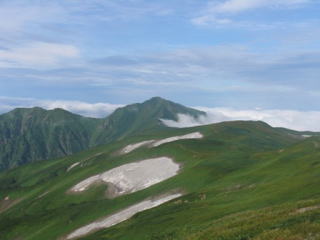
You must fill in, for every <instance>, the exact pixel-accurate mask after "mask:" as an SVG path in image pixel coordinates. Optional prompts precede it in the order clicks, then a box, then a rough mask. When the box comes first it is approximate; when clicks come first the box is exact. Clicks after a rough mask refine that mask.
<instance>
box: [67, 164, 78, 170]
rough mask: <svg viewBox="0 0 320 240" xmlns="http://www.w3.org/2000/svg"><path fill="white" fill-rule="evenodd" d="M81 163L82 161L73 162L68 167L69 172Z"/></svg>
mask: <svg viewBox="0 0 320 240" xmlns="http://www.w3.org/2000/svg"><path fill="white" fill-rule="evenodd" d="M79 164H80V162H76V163H74V164H72V165H71V166H70V167H68V169H67V172H69V171H70V170H71V169H72V168H74V167H76V166H78V165H79Z"/></svg>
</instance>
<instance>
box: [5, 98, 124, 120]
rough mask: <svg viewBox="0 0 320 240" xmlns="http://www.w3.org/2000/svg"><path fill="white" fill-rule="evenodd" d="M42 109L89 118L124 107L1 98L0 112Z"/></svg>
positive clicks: (105, 114)
mask: <svg viewBox="0 0 320 240" xmlns="http://www.w3.org/2000/svg"><path fill="white" fill-rule="evenodd" d="M35 106H36V107H42V108H44V109H47V110H51V109H55V108H62V109H65V110H67V111H70V112H73V113H77V114H80V115H84V116H88V117H106V116H107V115H109V114H111V113H112V112H113V111H114V110H115V109H117V108H119V107H122V106H123V105H121V104H110V103H88V102H82V101H67V100H39V99H33V98H9V97H0V112H2V113H4V112H8V111H10V110H13V109H14V108H21V107H26V108H29V107H35Z"/></svg>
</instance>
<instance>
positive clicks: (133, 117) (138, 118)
mask: <svg viewBox="0 0 320 240" xmlns="http://www.w3.org/2000/svg"><path fill="white" fill-rule="evenodd" d="M178 113H182V114H188V115H191V116H193V117H198V116H200V115H205V113H204V112H201V111H198V110H195V109H192V108H187V107H185V106H182V105H180V104H177V103H173V102H170V101H167V100H165V99H162V98H160V97H154V98H151V99H150V100H148V101H146V102H144V103H137V104H132V105H128V106H126V107H123V108H119V109H117V110H116V111H115V112H114V113H113V114H111V115H110V116H109V117H107V118H106V119H105V120H104V122H103V124H102V125H101V126H99V128H98V131H99V133H98V134H96V138H94V140H93V141H94V143H95V145H96V144H101V143H107V142H110V141H113V140H115V139H123V138H124V137H127V136H132V135H143V134H144V131H146V130H148V131H150V130H153V131H157V130H159V129H161V128H163V127H164V125H163V124H162V123H161V121H160V119H170V120H177V114H178Z"/></svg>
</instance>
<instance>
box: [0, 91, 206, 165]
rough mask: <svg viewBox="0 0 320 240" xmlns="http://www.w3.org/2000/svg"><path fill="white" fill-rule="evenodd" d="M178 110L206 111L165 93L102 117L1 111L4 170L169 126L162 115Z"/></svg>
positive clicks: (60, 111)
mask: <svg viewBox="0 0 320 240" xmlns="http://www.w3.org/2000/svg"><path fill="white" fill-rule="evenodd" d="M178 113H182V114H188V115H191V116H193V117H198V116H200V115H204V114H205V113H204V112H201V111H198V110H195V109H191V108H188V107H184V106H182V105H180V104H177V103H174V102H171V101H168V100H165V99H162V98H160V97H154V98H152V99H150V100H148V101H146V102H144V103H141V104H140V103H136V104H132V105H128V106H125V107H122V108H119V109H117V110H115V111H114V112H113V113H112V114H111V115H109V116H108V117H106V118H102V119H97V118H88V117H83V116H80V115H77V114H73V113H70V112H68V111H66V110H63V109H54V110H44V109H42V108H39V107H35V108H18V109H15V110H13V111H11V112H9V113H5V114H2V115H0V171H1V170H5V169H9V168H13V167H17V166H20V165H23V164H26V163H29V162H35V161H40V160H47V159H54V158H59V157H63V156H67V155H71V154H74V153H77V152H80V151H83V150H86V149H89V148H91V147H94V146H98V145H101V144H105V143H110V142H113V141H116V140H120V139H123V138H125V137H128V136H132V135H137V134H138V135H139V134H140V135H141V134H143V133H144V131H146V130H154V131H156V130H158V129H161V128H165V126H164V125H163V124H162V123H161V122H160V120H159V119H161V118H163V119H170V120H176V119H177V114H178Z"/></svg>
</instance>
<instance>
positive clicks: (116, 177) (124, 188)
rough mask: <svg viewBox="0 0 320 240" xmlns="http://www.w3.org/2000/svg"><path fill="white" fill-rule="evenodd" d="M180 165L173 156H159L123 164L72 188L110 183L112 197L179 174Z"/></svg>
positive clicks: (82, 188) (109, 190) (74, 189)
mask: <svg viewBox="0 0 320 240" xmlns="http://www.w3.org/2000/svg"><path fill="white" fill-rule="evenodd" d="M179 170H180V165H179V164H177V163H175V162H174V161H173V160H172V159H171V158H168V157H159V158H152V159H147V160H143V161H140V162H134V163H129V164H125V165H122V166H120V167H116V168H113V169H111V170H108V171H106V172H104V173H102V174H98V175H95V176H92V177H89V178H87V179H85V180H84V181H82V182H80V183H78V184H77V185H75V186H74V187H72V188H71V191H72V192H83V191H85V190H87V189H88V188H89V187H90V186H92V185H93V184H95V183H105V184H108V194H109V196H110V197H118V196H121V195H124V194H128V193H133V192H136V191H139V190H142V189H145V188H148V187H150V186H152V185H154V184H157V183H159V182H162V181H164V180H166V179H168V178H171V177H173V176H175V175H177V174H178V172H179Z"/></svg>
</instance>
